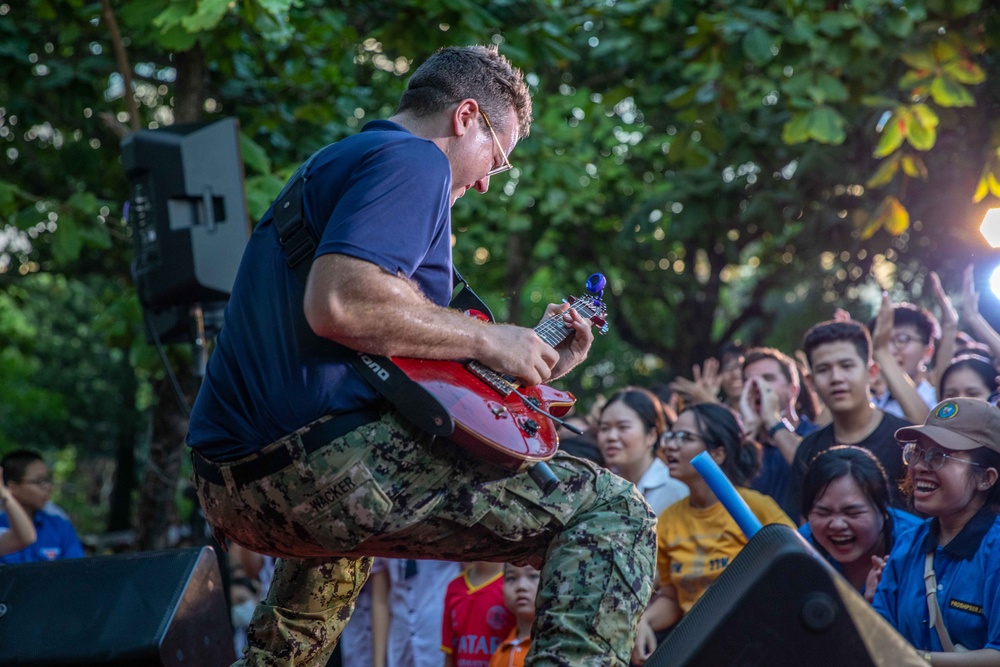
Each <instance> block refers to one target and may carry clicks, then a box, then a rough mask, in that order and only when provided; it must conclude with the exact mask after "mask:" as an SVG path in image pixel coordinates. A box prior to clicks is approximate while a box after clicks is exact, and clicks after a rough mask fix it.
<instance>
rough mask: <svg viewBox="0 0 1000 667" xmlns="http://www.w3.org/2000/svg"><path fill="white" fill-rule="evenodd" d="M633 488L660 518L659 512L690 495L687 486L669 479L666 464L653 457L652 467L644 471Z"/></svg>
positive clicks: (671, 478) (668, 470)
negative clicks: (637, 490)
mask: <svg viewBox="0 0 1000 667" xmlns="http://www.w3.org/2000/svg"><path fill="white" fill-rule="evenodd" d="M635 486H636V488H637V489H639V493H641V494H642V497H643V498H645V499H646V502H647V503H649V506H650V507H652V508H653V512H654V513H655V514H656V516H660V512H662V511H663V510H665V509H667V508H668V507H670V506H671V505H673V504H674V503H676V502H677V501H678V500H681V499H683V498H687V497H688V494H689V493H690V491H689V490H688V487H687V484H685V483H684V482H679V481H677V480H676V479H674V478H673V477H671V476H670V469H669V468H667V464H666V463H664V462H663V461H661V460H660V459H659V458H655V457H654V458H653V465H651V466H649V468H647V469H646V472H645V473H643V475H642V477H641V478H639V483H638V484H636V485H635Z"/></svg>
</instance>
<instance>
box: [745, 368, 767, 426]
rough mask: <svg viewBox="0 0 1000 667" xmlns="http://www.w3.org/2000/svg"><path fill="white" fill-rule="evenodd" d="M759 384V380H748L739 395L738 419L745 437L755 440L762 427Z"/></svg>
mask: <svg viewBox="0 0 1000 667" xmlns="http://www.w3.org/2000/svg"><path fill="white" fill-rule="evenodd" d="M759 382H760V378H748V379H747V381H746V382H744V383H743V391H742V393H741V394H740V419H741V420H742V421H743V429H744V431H746V435H748V436H749V437H751V438H757V437H758V436H759V433H760V431H761V429H762V428H763V426H764V418H763V416H762V414H761V389H760V384H759Z"/></svg>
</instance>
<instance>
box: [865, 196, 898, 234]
mask: <svg viewBox="0 0 1000 667" xmlns="http://www.w3.org/2000/svg"><path fill="white" fill-rule="evenodd" d="M909 227H910V213H909V211H907V210H906V207H905V206H903V205H902V204H901V203H900V201H899V200H898V199H896V198H895V197H893V196H892V195H889V196H887V197H886V198H885V199H883V200H882V203H881V204H879V207H878V208H877V209H875V215H874V216H872V219H871V220H870V221H869V223H868V225H867V226H866V227H865V229H864V230H863V231H862V232H861V238H862V240H867V239H870V238H871V237H872V235H874V234H875V232H876V231H878V230H879V229H885V231H887V232H888V233H889V234H891V235H893V236H899V235H900V234H902V233H903V232H905V231H906V230H907V229H909Z"/></svg>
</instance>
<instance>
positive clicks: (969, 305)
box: [959, 264, 979, 322]
mask: <svg viewBox="0 0 1000 667" xmlns="http://www.w3.org/2000/svg"><path fill="white" fill-rule="evenodd" d="M959 308H960V309H961V312H962V319H964V320H966V321H967V322H972V321H973V320H975V319H976V317H977V316H978V315H979V293H978V292H977V291H976V287H975V282H974V280H973V267H972V264H969V265H968V266H967V267H965V271H964V272H963V273H962V296H961V298H960V300H959Z"/></svg>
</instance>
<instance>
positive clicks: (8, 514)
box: [0, 467, 37, 556]
mask: <svg viewBox="0 0 1000 667" xmlns="http://www.w3.org/2000/svg"><path fill="white" fill-rule="evenodd" d="M2 478H3V468H2V467H0V479H2ZM0 511H2V512H3V514H4V517H5V518H6V520H7V526H9V527H3V528H0V556H3V555H4V554H9V553H13V552H15V551H20V550H21V549H24V548H26V547H28V546H29V545H31V544H33V543H34V541H35V539H36V537H37V534H36V533H35V524H33V523H32V522H31V517H29V516H28V513H27V512H25V511H24V508H23V507H21V503H19V502H17V498H15V497H14V496H13V494H11V492H10V489H8V488H7V487H6V486H5V485H4V484H0Z"/></svg>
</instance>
